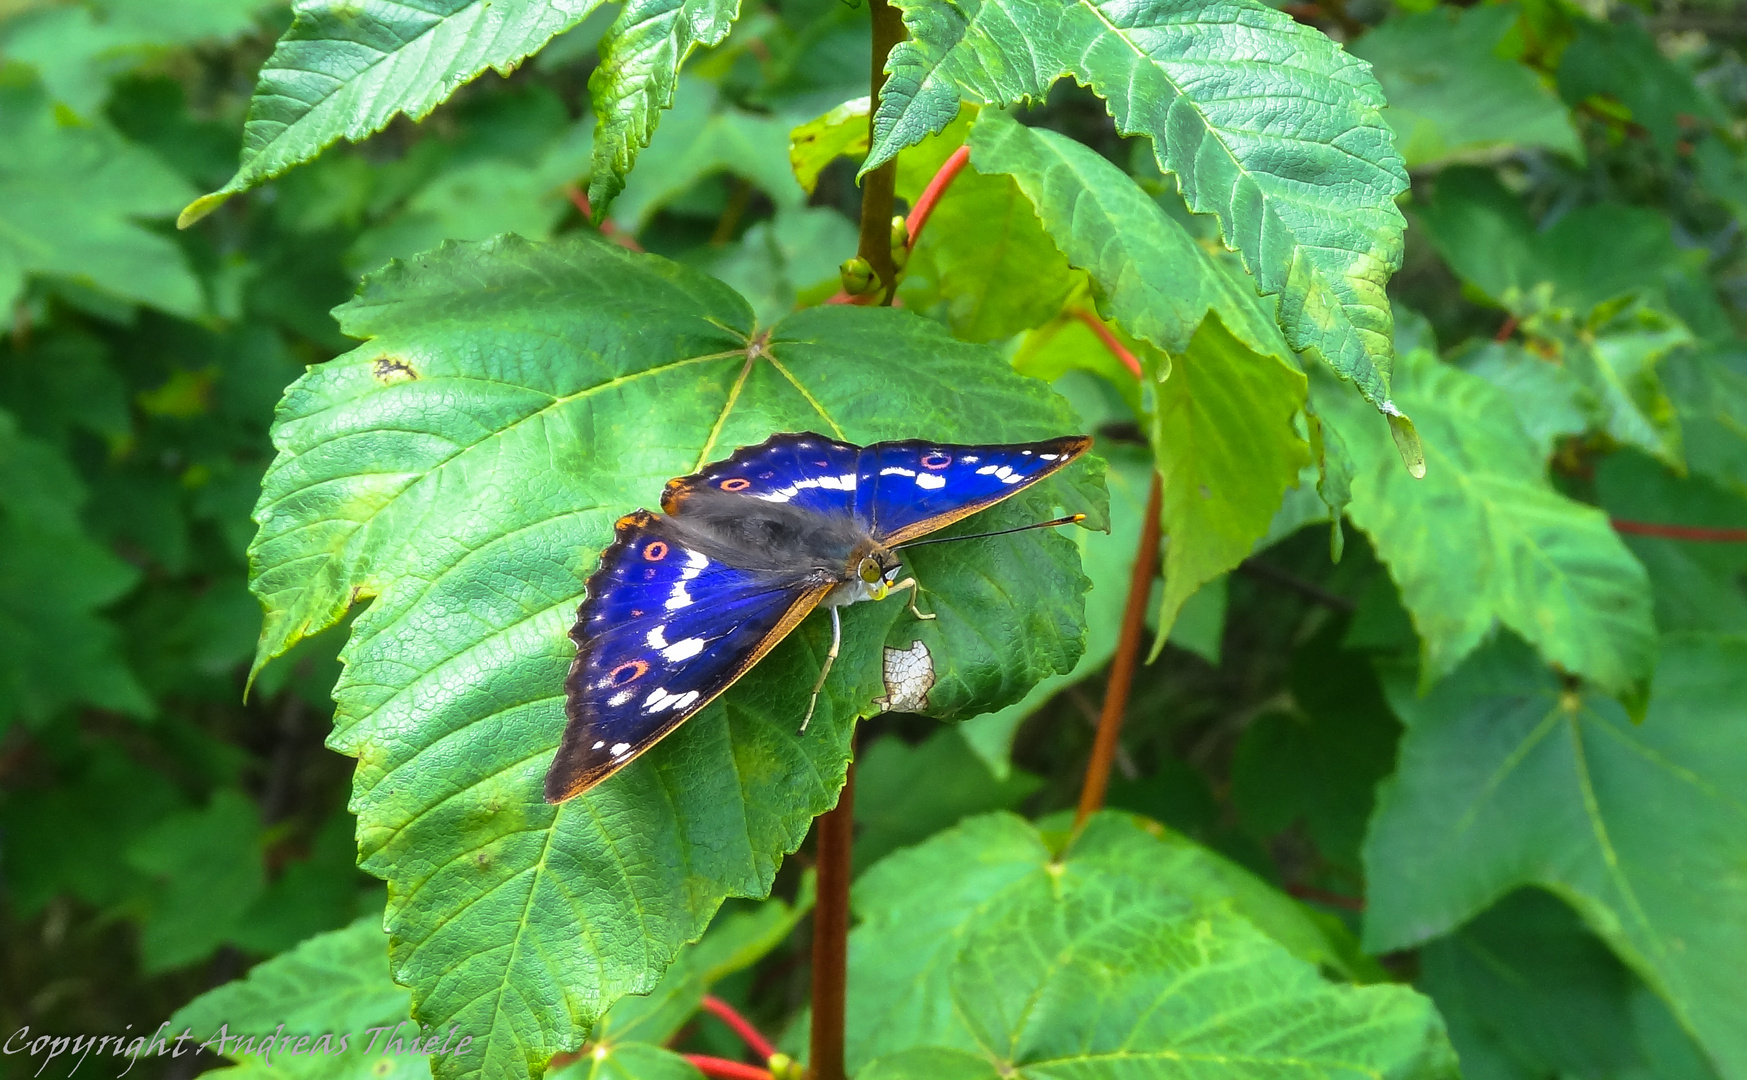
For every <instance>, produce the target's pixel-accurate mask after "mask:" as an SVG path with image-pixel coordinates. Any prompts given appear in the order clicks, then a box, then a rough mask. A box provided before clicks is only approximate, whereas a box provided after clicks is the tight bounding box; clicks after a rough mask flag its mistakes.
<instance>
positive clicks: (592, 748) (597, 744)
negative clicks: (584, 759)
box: [589, 739, 607, 750]
mask: <svg viewBox="0 0 1747 1080" xmlns="http://www.w3.org/2000/svg"><path fill="white" fill-rule="evenodd" d="M606 744H607V741H606V740H605V739H601V740H600V741H599V742H596V743H595V744H594V745H593V746H591V747H589V749H590V750H599V749H600V748H601V747H603V746H605V745H606Z"/></svg>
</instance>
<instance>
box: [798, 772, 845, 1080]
mask: <svg viewBox="0 0 1747 1080" xmlns="http://www.w3.org/2000/svg"><path fill="white" fill-rule="evenodd" d="M854 825H855V762H854V761H851V762H850V763H849V767H848V769H847V770H846V771H845V772H844V775H843V791H842V793H840V794H839V795H838V796H837V805H836V806H835V807H833V808H832V809H830V810H829V811H827V812H826V813H825V814H823V815H821V816H820V818H819V820H818V825H817V833H818V874H819V877H818V883H819V892H818V897H819V898H818V900H817V901H816V902H815V904H814V906H813V1032H812V1041H811V1049H810V1050H809V1052H808V1055H807V1063H808V1065H809V1066H811V1068H810V1069H809V1072H810V1074H811V1080H844V1072H843V1020H844V1014H845V1006H846V1004H847V1001H848V983H849V875H850V860H849V855H850V848H851V845H852V844H853V842H854Z"/></svg>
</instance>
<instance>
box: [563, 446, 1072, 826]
mask: <svg viewBox="0 0 1747 1080" xmlns="http://www.w3.org/2000/svg"><path fill="white" fill-rule="evenodd" d="M1090 443H1091V440H1090V439H1088V438H1085V437H1078V436H1075V437H1068V438H1063V439H1052V440H1048V441H1045V442H1039V443H1026V444H1019V445H1015V446H989V447H976V446H956V445H950V444H937V443H926V442H920V441H904V442H889V443H874V444H871V445H869V446H865V447H858V446H854V445H852V444H849V443H844V442H840V441H836V440H832V439H827V438H825V437H823V436H820V435H816V434H812V433H799V434H784V435H776V436H772V437H771V438H770V439H769V440H767V441H765V442H763V443H760V444H758V445H756V446H749V447H745V448H742V449H741V450H738V451H736V452H735V453H734V454H733V455H732V456H730V457H728V458H726V459H724V460H722V461H718V462H714V463H711V464H709V465H706V466H704V467H703V469H702V470H700V471H699V472H697V473H695V474H692V475H690V476H684V477H679V478H677V479H675V480H672V481H669V482H668V484H667V487H666V489H665V490H664V491H663V492H662V497H661V507H662V510H663V511H664V513H663V514H660V515H657V514H653V513H651V512H649V511H648V510H639V511H637V512H635V513H633V514H628V515H626V516H625V517H623V518H620V519H619V521H618V523H617V525H616V527H615V538H614V542H613V543H612V545H611V546H609V547H608V548H607V549H606V551H605V552H603V553H602V555H601V562H600V567H599V569H598V570H596V572H595V573H594V574H593V575H592V576H591V577H590V578H589V579H588V582H587V586H586V590H587V598H586V599H585V600H584V601H583V603H582V606H581V608H580V610H579V611H578V613H577V622H576V626H575V627H574V628H573V629H572V630H571V638H572V639H573V640H574V641H575V642H576V644H577V656H576V661H575V663H574V664H573V665H572V666H571V670H570V675H569V677H568V678H567V679H566V680H565V698H566V703H565V711H566V714H567V717H568V721H569V722H568V724H567V726H566V728H565V731H564V737H563V740H562V742H561V744H560V746H559V750H558V755H557V757H556V758H555V759H554V761H553V764H552V767H551V770H550V771H549V772H548V773H547V776H546V798H547V799H548V800H549V801H552V802H559V801H562V800H564V799H567V798H570V797H572V796H574V795H577V794H580V793H581V792H583V791H585V790H587V789H588V788H590V787H592V786H593V785H595V784H597V783H599V782H600V781H601V780H604V779H605V778H606V777H608V776H610V775H612V773H614V772H616V771H617V770H618V769H620V768H622V767H623V766H624V765H626V764H628V763H629V762H630V761H631V760H633V759H634V758H636V757H637V755H638V754H640V753H642V752H643V751H644V750H646V749H648V748H649V747H650V746H653V745H654V744H655V743H656V742H657V741H659V740H660V739H661V738H662V737H663V736H665V735H667V734H668V733H669V732H671V731H672V730H673V729H674V728H676V727H678V726H679V724H680V723H682V722H683V721H684V720H686V719H687V718H688V717H690V716H692V715H693V714H695V713H696V712H697V711H698V710H700V709H702V708H703V707H704V706H705V705H706V704H708V703H709V702H710V701H711V700H713V699H714V698H715V697H716V696H717V695H719V694H721V693H722V691H724V690H726V689H727V688H728V687H729V686H730V685H732V684H733V683H734V681H735V680H737V679H738V678H739V677H740V676H741V675H743V674H745V673H746V671H748V670H750V669H751V667H752V666H753V665H754V664H756V663H757V662H758V661H759V660H760V659H762V658H763V657H764V655H765V654H766V653H768V652H769V651H770V650H771V649H772V648H774V647H775V645H776V644H777V642H779V641H781V640H782V638H783V637H785V636H786V635H787V634H788V633H789V631H791V630H792V629H794V627H795V626H797V625H799V623H800V622H801V620H802V619H804V618H805V617H806V616H807V615H808V614H809V613H810V612H811V611H812V610H813V609H814V608H816V607H824V608H826V609H828V610H829V612H830V614H831V618H832V630H833V634H832V646H831V652H830V653H829V654H828V656H827V661H826V665H825V670H824V671H822V672H821V674H820V677H819V683H818V684H816V685H815V687H814V696H815V699H816V698H817V694H818V689H819V686H822V685H823V683H824V679H825V675H826V673H827V672H829V670H830V661H831V660H832V659H833V658H835V656H836V653H837V646H838V641H839V639H840V626H839V623H838V618H837V612H838V609H839V608H841V607H844V606H847V605H849V604H854V603H858V602H861V601H864V600H880V599H883V598H885V596H886V595H888V593H889V592H891V591H893V590H895V589H904V588H910V589H911V590H912V595H911V601H910V607H911V610H912V611H914V612H916V614H917V616H918V617H919V618H932V616H929V615H923V614H922V613H921V612H920V611H918V610H917V609H916V606H915V593H914V590H915V589H916V588H917V586H916V582H915V581H914V580H913V579H911V580H906V581H898V580H897V578H898V575H899V574H900V573H901V571H902V560H901V557H900V554H899V552H898V550H897V549H898V547H899V546H900V545H902V544H903V543H904V542H906V541H910V540H913V539H914V538H915V537H917V536H921V535H924V534H926V533H929V532H933V531H934V530H936V529H939V528H943V527H944V526H946V525H948V524H950V523H952V522H953V521H957V520H959V519H960V518H963V517H965V516H968V515H969V514H971V513H975V512H976V511H977V510H980V509H983V508H985V507H987V506H990V505H993V504H994V503H995V502H999V501H1000V500H1001V499H1004V498H1006V497H1007V496H1009V495H1012V494H1014V493H1016V492H1017V491H1020V490H1023V489H1024V488H1026V487H1029V486H1030V485H1031V484H1032V483H1035V482H1036V481H1037V480H1040V479H1042V478H1043V477H1044V476H1047V475H1049V474H1050V473H1053V472H1054V471H1056V470H1057V469H1059V468H1060V467H1061V466H1063V465H1065V464H1067V463H1068V462H1069V461H1071V460H1073V458H1075V457H1077V456H1078V455H1079V454H1080V453H1082V452H1084V450H1085V449H1086V447H1087V446H1089V445H1090ZM810 717H811V708H810V707H809V710H808V718H810ZM803 725H804V722H803Z"/></svg>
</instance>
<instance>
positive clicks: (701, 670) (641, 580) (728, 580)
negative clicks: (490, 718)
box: [546, 511, 830, 802]
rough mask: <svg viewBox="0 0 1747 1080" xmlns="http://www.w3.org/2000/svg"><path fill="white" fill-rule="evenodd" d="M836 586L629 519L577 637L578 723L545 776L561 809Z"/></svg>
mask: <svg viewBox="0 0 1747 1080" xmlns="http://www.w3.org/2000/svg"><path fill="white" fill-rule="evenodd" d="M829 588H830V583H823V584H821V583H819V582H817V581H816V580H815V578H814V577H813V576H812V575H810V574H807V573H796V574H787V575H778V574H772V573H770V572H768V571H748V570H742V569H738V568H735V567H732V566H728V565H726V564H724V563H721V562H718V561H715V560H712V559H710V558H709V557H708V556H706V555H704V554H703V553H702V552H699V551H696V550H693V549H691V548H688V547H687V546H686V545H685V542H684V540H683V539H682V538H681V537H680V536H679V535H678V534H677V533H676V532H675V530H673V529H671V528H670V527H668V523H667V521H666V519H664V518H660V517H656V516H655V515H654V514H650V513H648V512H647V511H639V512H637V513H636V514H632V515H630V516H628V517H625V518H622V519H620V521H619V526H618V538H617V540H616V541H615V542H614V544H613V545H612V547H610V548H608V549H607V551H606V552H605V554H603V555H602V557H601V565H600V569H599V570H597V571H596V572H595V574H594V576H593V577H591V578H589V581H588V599H586V600H585V601H584V602H583V605H582V609H581V610H580V611H579V612H578V618H577V623H576V628H575V629H574V630H573V631H571V636H572V637H573V638H574V639H575V640H576V643H577V658H576V662H575V663H574V664H573V665H572V666H571V669H570V676H569V678H568V679H567V680H566V683H565V691H566V712H567V713H568V715H569V720H570V722H569V724H568V725H567V726H566V727H565V731H564V739H563V742H562V744H561V745H560V747H559V750H558V756H557V759H556V760H555V761H554V762H553V765H552V769H551V771H550V772H549V773H548V774H547V776H546V798H547V799H549V800H551V801H553V802H558V801H561V800H563V799H567V798H569V797H571V796H572V795H575V794H577V793H579V792H581V791H583V790H586V789H587V788H589V787H592V786H593V785H594V784H596V783H599V782H600V781H601V780H603V779H605V778H606V777H607V776H609V775H611V774H612V773H614V772H616V771H618V770H619V769H620V768H622V767H624V766H625V765H627V764H629V763H630V762H631V760H632V759H634V758H636V757H637V755H639V754H641V753H642V752H643V751H644V750H646V749H648V748H649V747H650V746H652V745H654V744H655V743H656V742H658V741H659V740H660V739H661V738H662V737H663V736H665V735H666V734H667V733H669V732H670V731H672V730H673V729H674V728H676V727H678V726H679V725H680V724H681V723H683V722H684V721H685V720H686V719H688V718H689V717H691V716H692V715H693V714H695V713H696V712H697V711H698V710H699V709H702V708H703V707H704V706H705V705H707V704H709V702H710V701H712V700H714V699H715V698H716V696H717V695H719V694H721V692H722V691H723V690H726V689H727V688H728V687H729V686H730V685H731V684H732V683H733V682H734V680H735V679H738V678H739V677H740V675H741V674H742V673H743V672H744V671H745V670H746V669H747V668H748V667H750V666H752V664H754V663H756V662H757V661H758V660H759V658H761V657H762V656H763V655H764V653H765V652H767V651H768V650H769V649H770V648H771V647H772V646H774V645H775V644H776V642H778V641H780V640H782V638H783V636H784V635H786V634H787V633H788V631H789V630H790V629H792V628H793V627H794V625H795V624H796V623H798V622H799V621H800V620H801V619H802V618H804V617H805V616H806V614H807V613H808V612H809V611H811V610H812V609H813V607H814V606H815V605H816V604H817V603H818V602H819V599H820V598H821V597H822V596H823V595H824V593H825V591H826V590H827V589H829Z"/></svg>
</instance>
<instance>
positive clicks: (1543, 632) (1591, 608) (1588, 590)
mask: <svg viewBox="0 0 1747 1080" xmlns="http://www.w3.org/2000/svg"><path fill="white" fill-rule="evenodd" d="M1403 358H1404V364H1403V366H1402V368H1401V370H1400V372H1399V374H1400V376H1401V378H1400V400H1401V403H1402V406H1403V408H1405V409H1408V410H1411V411H1412V412H1413V414H1414V415H1415V416H1416V417H1418V418H1419V419H1418V422H1419V425H1420V426H1421V427H1422V428H1423V429H1424V430H1425V447H1426V456H1427V459H1428V462H1427V464H1428V468H1427V471H1426V476H1425V479H1423V480H1418V481H1416V480H1413V479H1411V478H1410V477H1408V476H1407V475H1405V474H1404V473H1403V471H1402V469H1401V467H1400V465H1399V464H1398V463H1397V461H1396V459H1395V458H1396V455H1395V453H1394V450H1393V448H1392V447H1391V446H1390V444H1389V439H1388V437H1387V436H1386V435H1385V433H1384V432H1383V430H1382V425H1381V424H1378V423H1377V422H1376V421H1375V420H1374V419H1373V418H1372V417H1371V416H1370V415H1368V414H1367V413H1366V412H1365V411H1364V410H1358V409H1354V408H1353V407H1352V404H1351V403H1350V402H1348V401H1346V400H1344V399H1343V397H1344V396H1343V395H1342V394H1340V393H1339V391H1338V389H1337V388H1335V387H1334V386H1331V385H1326V384H1325V383H1313V384H1312V390H1311V392H1312V397H1313V399H1314V401H1315V404H1316V405H1317V408H1318V411H1319V412H1320V413H1321V415H1322V417H1323V419H1324V420H1325V421H1327V422H1328V423H1329V424H1330V425H1331V426H1334V427H1337V428H1339V430H1340V433H1341V438H1342V439H1343V441H1344V442H1345V443H1346V446H1347V449H1348V450H1349V451H1350V452H1351V454H1352V457H1353V461H1354V464H1355V466H1356V470H1357V471H1356V473H1355V475H1354V477H1353V501H1352V502H1351V504H1349V505H1348V507H1347V515H1348V517H1349V518H1351V519H1352V522H1353V524H1355V525H1357V526H1358V527H1359V528H1361V529H1363V530H1364V531H1365V533H1366V534H1367V535H1368V536H1370V538H1371V542H1372V544H1373V546H1375V548H1376V550H1377V556H1378V558H1379V559H1381V560H1382V561H1383V562H1384V564H1385V565H1387V566H1388V567H1389V574H1390V577H1392V578H1394V579H1395V583H1396V585H1397V586H1399V587H1400V589H1401V601H1402V604H1403V605H1404V606H1405V607H1406V608H1407V610H1408V612H1409V613H1410V614H1411V615H1412V616H1413V625H1414V629H1415V630H1416V631H1418V633H1419V637H1420V659H1421V665H1422V666H1421V672H1420V677H1421V685H1422V687H1425V686H1430V685H1431V684H1432V683H1434V682H1436V681H1437V680H1438V679H1440V678H1442V677H1444V676H1445V675H1446V674H1448V673H1449V672H1450V671H1452V670H1454V669H1455V667H1456V665H1457V664H1459V663H1461V661H1462V658H1463V657H1465V656H1467V655H1468V654H1469V653H1470V652H1472V651H1473V650H1474V649H1475V647H1476V646H1478V645H1479V644H1480V643H1481V642H1482V641H1483V640H1485V639H1486V638H1487V637H1489V636H1490V635H1492V634H1493V633H1495V632H1496V631H1497V629H1498V628H1499V627H1500V626H1503V627H1507V628H1509V629H1511V630H1514V631H1516V632H1517V633H1518V634H1521V635H1522V636H1523V637H1525V638H1527V639H1528V640H1529V641H1530V642H1532V643H1533V644H1534V645H1535V647H1536V648H1537V649H1539V650H1540V652H1541V655H1543V656H1545V657H1546V658H1547V659H1548V660H1550V661H1552V662H1554V663H1557V664H1559V665H1561V666H1562V667H1564V668H1565V669H1566V670H1567V671H1570V672H1573V673H1575V674H1579V675H1582V676H1584V677H1585V678H1588V679H1592V680H1594V681H1595V682H1596V683H1598V684H1599V685H1601V686H1602V687H1604V688H1605V689H1607V690H1609V691H1610V692H1614V693H1629V692H1633V691H1634V690H1635V689H1636V688H1638V687H1640V686H1641V685H1642V684H1644V683H1645V682H1647V681H1648V679H1649V676H1650V669H1651V666H1652V664H1653V662H1654V659H1653V658H1654V655H1655V644H1656V639H1655V632H1654V629H1653V627H1652V625H1651V616H1650V590H1649V582H1648V580H1647V579H1646V577H1645V574H1644V568H1643V567H1642V566H1640V565H1639V564H1638V561H1637V560H1636V559H1634V558H1632V554H1631V552H1630V551H1628V550H1627V549H1626V547H1625V545H1624V544H1623V543H1622V542H1621V541H1620V538H1619V537H1618V536H1617V535H1616V534H1615V533H1614V531H1613V529H1612V528H1610V527H1609V526H1608V522H1607V517H1606V515H1604V514H1602V513H1601V512H1600V511H1598V510H1596V509H1594V508H1592V507H1588V506H1584V505H1582V504H1580V503H1576V502H1573V501H1571V500H1570V499H1567V498H1565V497H1564V496H1562V495H1559V494H1558V493H1557V492H1555V491H1554V490H1553V488H1552V487H1551V485H1549V484H1548V482H1547V479H1546V475H1545V472H1544V463H1543V460H1542V458H1541V457H1540V455H1539V453H1538V450H1537V447H1536V445H1535V443H1534V442H1533V441H1532V440H1531V439H1530V438H1529V437H1528V435H1526V434H1525V433H1524V432H1523V430H1522V427H1521V425H1519V424H1518V423H1517V420H1516V416H1515V415H1514V410H1513V408H1512V405H1511V402H1510V399H1509V398H1507V397H1506V396H1505V395H1504V394H1503V393H1501V392H1500V391H1499V390H1498V389H1497V388H1496V387H1494V386H1492V385H1491V384H1489V383H1487V382H1485V381H1484V380H1482V379H1479V378H1476V377H1474V376H1473V375H1469V374H1467V373H1466V372H1463V371H1460V370H1458V369H1456V368H1454V367H1451V366H1449V365H1447V364H1442V363H1440V362H1438V361H1437V359H1436V358H1434V357H1433V356H1432V355H1431V354H1430V353H1429V352H1425V351H1414V352H1409V353H1404V354H1403Z"/></svg>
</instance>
